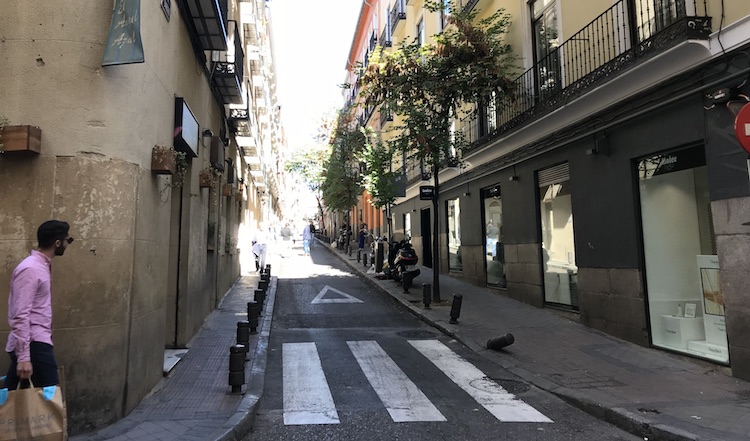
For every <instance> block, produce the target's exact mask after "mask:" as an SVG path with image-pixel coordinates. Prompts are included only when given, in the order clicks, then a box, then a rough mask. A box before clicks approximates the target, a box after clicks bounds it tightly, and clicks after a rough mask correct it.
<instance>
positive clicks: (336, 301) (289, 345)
mask: <svg viewBox="0 0 750 441" xmlns="http://www.w3.org/2000/svg"><path fill="white" fill-rule="evenodd" d="M281 261H282V262H281V265H279V266H280V267H279V268H274V273H275V275H277V276H278V278H279V279H278V289H277V293H276V305H275V311H274V319H273V327H272V329H271V334H270V336H271V339H270V344H269V358H268V365H267V371H266V383H265V390H264V393H263V397H262V399H261V402H260V406H259V409H258V414H257V415H256V417H255V422H254V424H253V429H252V431H251V433H250V434H249V435H248V436H247V437H246V438H245V440H248V441H249V440H285V441H286V440H347V441H349V440H352V441H353V440H386V439H387V440H409V441H416V440H426V441H436V440H451V441H455V440H571V441H572V440H575V441H582V440H597V441H599V440H640V439H641V438H639V437H635V436H633V435H630V434H628V433H626V432H623V431H622V430H620V429H617V428H615V427H613V426H611V425H609V424H607V423H604V422H601V421H599V420H596V419H595V418H593V417H591V416H589V415H588V414H586V413H584V412H582V411H580V410H578V409H576V408H573V407H571V406H569V405H568V404H566V403H565V402H563V401H561V400H560V399H558V398H557V397H555V396H553V395H551V394H549V393H547V392H544V391H541V390H539V389H536V388H534V387H533V386H530V385H529V384H527V383H524V382H522V381H520V380H519V379H518V378H517V377H514V376H513V375H511V374H510V373H508V372H506V371H504V370H503V369H501V368H500V367H499V366H497V365H496V364H494V363H492V362H491V361H489V360H487V359H484V358H483V357H481V356H479V355H477V354H475V353H474V352H472V351H471V350H469V349H467V348H466V347H464V346H463V345H461V344H460V343H458V342H456V341H455V340H452V339H451V338H449V337H446V336H444V335H443V334H441V333H439V332H438V331H437V330H436V329H434V328H431V327H429V326H427V325H426V324H424V323H423V322H421V321H420V320H419V319H418V318H416V317H414V316H413V315H412V314H410V313H409V312H408V311H406V310H405V309H404V308H403V307H401V306H400V305H398V304H397V303H396V302H394V301H393V300H392V299H391V298H390V297H388V296H387V295H386V294H384V293H382V292H379V291H376V290H375V289H374V288H372V287H371V286H370V285H368V284H367V283H365V282H364V281H362V280H360V279H359V278H358V277H356V276H354V275H353V274H351V273H350V272H349V271H348V270H347V267H346V266H345V265H344V264H343V263H342V262H340V261H339V260H338V259H337V258H336V257H335V256H333V255H331V254H330V253H329V252H328V251H326V250H324V249H322V248H320V247H318V248H313V253H312V256H311V257H308V256H302V254H301V250H300V249H293V250H292V253H291V254H290V256H289V257H287V258H284V259H281Z"/></svg>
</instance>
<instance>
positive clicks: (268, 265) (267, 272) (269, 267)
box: [266, 263, 271, 277]
mask: <svg viewBox="0 0 750 441" xmlns="http://www.w3.org/2000/svg"><path fill="white" fill-rule="evenodd" d="M266 274H268V277H271V264H270V263H267V264H266Z"/></svg>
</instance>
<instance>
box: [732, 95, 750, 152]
mask: <svg viewBox="0 0 750 441" xmlns="http://www.w3.org/2000/svg"><path fill="white" fill-rule="evenodd" d="M734 133H735V135H736V136H737V141H739V142H740V145H741V146H742V148H743V149H745V151H746V152H747V153H750V103H748V104H745V105H744V106H743V107H742V108H741V109H740V111H739V112H737V118H736V119H735V120H734Z"/></svg>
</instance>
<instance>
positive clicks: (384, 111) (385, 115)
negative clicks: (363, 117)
mask: <svg viewBox="0 0 750 441" xmlns="http://www.w3.org/2000/svg"><path fill="white" fill-rule="evenodd" d="M389 121H393V113H392V112H391V111H390V110H389V109H388V107H387V106H386V105H385V104H383V105H381V106H380V128H381V129H382V128H383V127H385V125H386V124H388V122H389Z"/></svg>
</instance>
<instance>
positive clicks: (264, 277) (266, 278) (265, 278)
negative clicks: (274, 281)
mask: <svg viewBox="0 0 750 441" xmlns="http://www.w3.org/2000/svg"><path fill="white" fill-rule="evenodd" d="M260 280H262V281H264V282H266V283H271V276H270V275H268V274H266V273H263V274H261V275H260Z"/></svg>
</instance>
